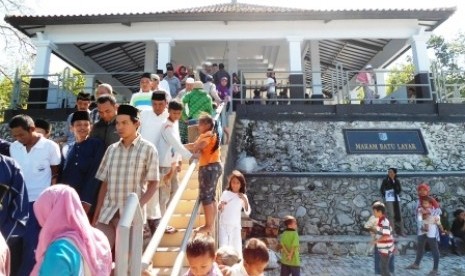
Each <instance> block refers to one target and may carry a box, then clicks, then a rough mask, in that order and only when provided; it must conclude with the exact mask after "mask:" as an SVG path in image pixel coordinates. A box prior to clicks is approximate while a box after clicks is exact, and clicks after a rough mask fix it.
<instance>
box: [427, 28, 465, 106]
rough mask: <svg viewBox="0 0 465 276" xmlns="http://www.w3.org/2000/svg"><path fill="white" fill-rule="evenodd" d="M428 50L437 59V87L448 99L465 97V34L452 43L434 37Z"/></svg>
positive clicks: (459, 34) (429, 43) (435, 63)
mask: <svg viewBox="0 0 465 276" xmlns="http://www.w3.org/2000/svg"><path fill="white" fill-rule="evenodd" d="M428 48H430V49H432V50H433V52H434V55H435V57H436V60H435V61H434V62H433V68H434V69H436V72H435V73H436V74H438V75H440V80H439V81H440V83H437V85H438V86H439V88H440V90H441V91H442V92H444V93H445V94H446V98H450V97H452V98H457V97H462V98H463V97H465V71H464V70H465V33H463V32H461V33H458V34H457V36H456V37H455V38H454V39H453V40H452V41H446V40H445V39H444V38H443V37H442V36H436V35H433V36H431V38H430V40H429V41H428Z"/></svg>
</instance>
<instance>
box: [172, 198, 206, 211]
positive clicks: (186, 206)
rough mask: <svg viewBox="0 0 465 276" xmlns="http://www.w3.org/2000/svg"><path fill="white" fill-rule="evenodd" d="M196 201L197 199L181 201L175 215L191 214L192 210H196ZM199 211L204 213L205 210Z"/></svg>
mask: <svg viewBox="0 0 465 276" xmlns="http://www.w3.org/2000/svg"><path fill="white" fill-rule="evenodd" d="M196 201H197V198H196V199H192V200H185V199H181V201H180V202H179V203H178V205H177V206H176V209H175V211H174V213H175V214H191V213H192V210H193V209H194V205H195V202H196ZM199 211H200V212H201V213H202V212H203V208H200V209H199Z"/></svg>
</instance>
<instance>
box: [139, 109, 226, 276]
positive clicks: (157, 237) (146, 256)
mask: <svg viewBox="0 0 465 276" xmlns="http://www.w3.org/2000/svg"><path fill="white" fill-rule="evenodd" d="M224 106H225V105H224V104H220V105H219V106H218V108H217V109H216V115H215V117H214V120H215V121H216V120H218V119H219V118H220V116H221V113H223V112H224V111H225V109H224V108H223V107H224ZM197 164H198V160H194V161H193V162H192V163H191V164H190V165H189V168H188V169H187V171H186V173H185V174H184V177H183V179H182V181H181V183H180V184H179V187H178V189H177V191H176V193H175V194H174V195H173V198H172V199H171V201H170V203H169V205H168V208H167V209H166V211H165V214H164V215H163V217H162V218H161V220H160V223H159V225H158V227H157V230H156V231H155V233H154V235H153V237H152V239H151V240H150V242H149V244H148V245H147V248H146V249H145V251H144V253H143V255H142V270H146V269H147V268H148V267H149V266H150V264H151V263H152V258H153V255H154V254H155V252H156V251H157V249H158V246H159V245H160V242H161V239H162V238H163V235H164V233H165V229H166V227H167V226H168V223H169V221H170V219H171V217H172V216H173V214H174V211H175V209H176V206H177V205H178V203H179V201H180V200H181V197H182V195H183V193H184V191H185V190H186V188H187V185H188V184H189V180H190V179H191V177H192V174H193V173H194V171H195V169H196V167H197ZM199 206H200V201H199V200H198V199H197V201H196V203H195V206H194V208H193V211H192V215H191V218H190V220H189V223H188V228H187V229H186V234H185V236H184V238H183V240H182V244H181V247H180V254H179V255H178V257H177V258H176V261H175V263H174V265H173V270H172V274H171V275H179V272H180V270H181V267H182V263H183V259H184V254H185V249H186V246H187V242H188V240H189V238H190V233H191V232H192V228H193V226H194V222H195V220H196V217H197V214H198V211H199ZM175 271H177V274H176V273H175Z"/></svg>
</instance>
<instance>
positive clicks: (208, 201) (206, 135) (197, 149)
mask: <svg viewBox="0 0 465 276" xmlns="http://www.w3.org/2000/svg"><path fill="white" fill-rule="evenodd" d="M198 128H199V132H200V136H199V138H198V139H197V140H196V141H195V142H194V143H193V144H188V145H186V147H187V148H188V149H189V150H191V151H192V152H194V153H198V154H199V198H200V200H201V201H202V206H203V210H204V213H205V225H203V226H201V227H199V228H197V229H196V230H195V231H197V232H205V233H207V234H210V233H212V231H213V227H214V225H215V217H216V212H217V206H216V201H215V195H216V185H217V183H218V179H219V178H220V176H221V174H222V172H223V167H222V166H221V160H220V140H219V138H218V137H219V135H218V130H217V129H215V122H214V121H213V118H212V117H211V116H210V115H208V114H206V113H203V114H201V115H200V117H199V127H198Z"/></svg>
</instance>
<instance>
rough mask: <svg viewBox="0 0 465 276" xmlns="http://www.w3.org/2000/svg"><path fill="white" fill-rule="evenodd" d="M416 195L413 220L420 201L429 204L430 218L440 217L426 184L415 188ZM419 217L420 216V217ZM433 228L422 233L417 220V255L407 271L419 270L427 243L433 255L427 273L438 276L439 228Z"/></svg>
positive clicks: (416, 215) (430, 275) (416, 216)
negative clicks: (431, 267) (430, 266)
mask: <svg viewBox="0 0 465 276" xmlns="http://www.w3.org/2000/svg"><path fill="white" fill-rule="evenodd" d="M417 193H418V201H417V206H416V208H415V210H416V212H415V218H418V211H419V208H418V207H419V206H420V204H421V202H422V201H424V200H428V201H429V202H430V203H431V208H430V209H431V210H430V215H431V216H440V215H441V208H440V207H439V204H438V202H437V201H436V200H435V199H434V198H431V197H430V196H429V194H430V187H429V185H428V184H426V183H421V184H420V185H418V186H417ZM420 217H421V216H420ZM431 226H434V227H428V231H426V232H424V231H422V229H421V228H422V227H421V223H419V221H418V220H417V253H416V258H415V262H414V263H413V264H411V265H409V266H407V269H420V262H421V259H422V258H423V255H424V253H425V245H426V243H428V245H429V248H430V250H431V254H432V255H433V269H432V270H431V271H430V272H429V274H428V275H429V276H436V275H439V271H438V267H439V248H438V241H439V227H437V225H431Z"/></svg>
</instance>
